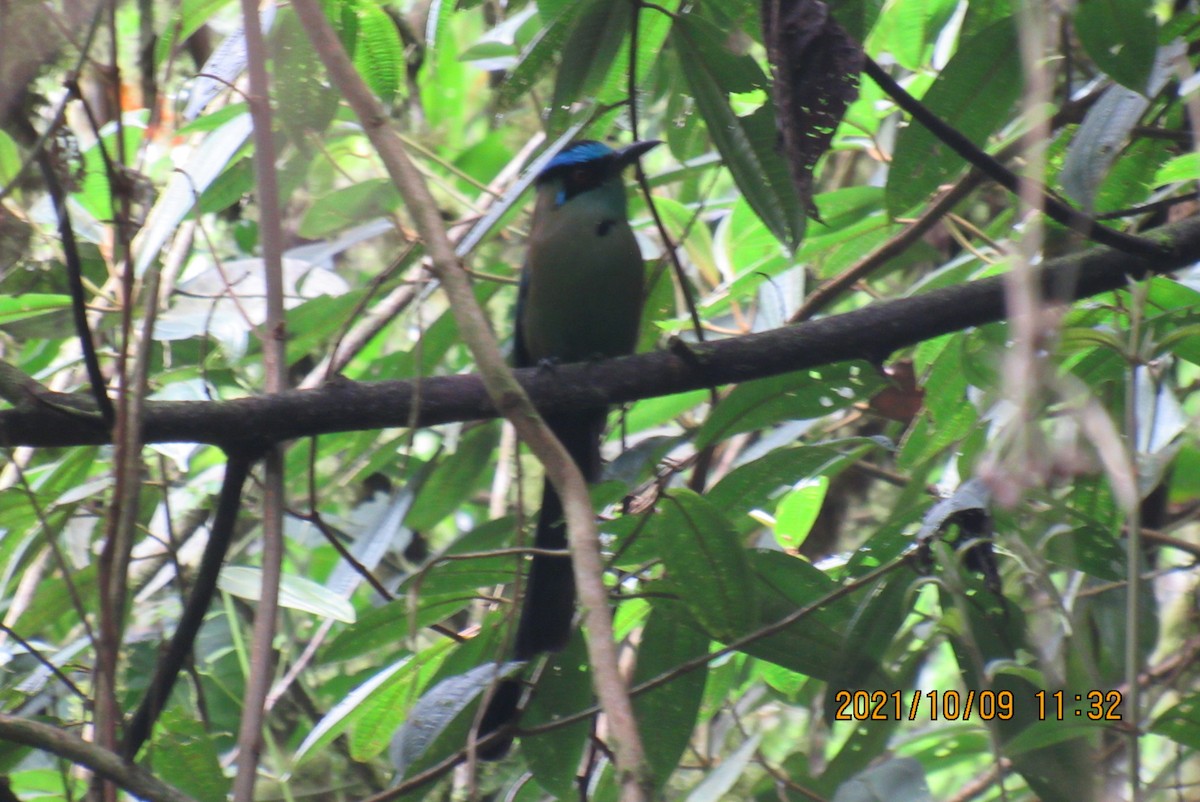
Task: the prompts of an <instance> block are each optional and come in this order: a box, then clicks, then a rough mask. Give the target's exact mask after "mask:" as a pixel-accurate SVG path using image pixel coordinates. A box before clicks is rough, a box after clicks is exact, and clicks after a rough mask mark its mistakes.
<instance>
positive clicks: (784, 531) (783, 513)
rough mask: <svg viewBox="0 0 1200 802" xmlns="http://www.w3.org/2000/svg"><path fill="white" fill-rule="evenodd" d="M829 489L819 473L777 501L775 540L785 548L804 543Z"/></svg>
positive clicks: (827, 480)
mask: <svg viewBox="0 0 1200 802" xmlns="http://www.w3.org/2000/svg"><path fill="white" fill-rule="evenodd" d="M828 489H829V479H828V478H826V477H824V476H819V477H817V478H815V479H811V480H808V481H804V482H801V483H799V484H798V485H797V486H796V487H795V488H794V489H792V490H791V491H789V492H788V494H787V495H786V496H784V497H783V498H782V499H780V501H779V506H778V507H776V508H775V527H774V531H775V540H776V541H778V542H779V545H780V546H782V547H783V548H784V549H786V550H788V551H795V550H796V549H798V548H800V546H801V544H803V543H804V539H805V538H806V537H808V533H809V532H810V531H811V530H812V526H813V524H814V523H816V521H817V516H818V515H820V514H821V504H823V503H824V501H825V492H826V491H827V490H828Z"/></svg>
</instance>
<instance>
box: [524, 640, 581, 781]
mask: <svg viewBox="0 0 1200 802" xmlns="http://www.w3.org/2000/svg"><path fill="white" fill-rule="evenodd" d="M594 702H595V698H594V695H593V693H592V671H591V666H590V665H589V664H588V654H587V644H585V643H584V640H583V634H582V632H580V631H579V630H576V631H575V632H573V633H572V634H571V640H570V642H569V643H568V644H567V648H566V649H564V650H563V651H562V652H559V653H558V654H556V655H553V656H552V657H551V658H550V660H549V662H548V663H547V664H546V667H545V668H544V669H543V670H542V672H541V674H540V675H539V676H538V683H537V688H536V689H535V690H534V693H533V698H532V699H531V700H530V703H529V707H528V709H527V710H526V711H525V714H524V715H523V716H522V717H521V725H522V726H523V727H525V728H533V727H536V726H538V725H540V724H549V723H551V722H553V721H556V720H558V719H560V718H564V717H566V716H570V715H573V714H575V713H578V712H579V711H581V710H583V709H585V708H587V707H590V706H591V705H592V704H594ZM591 729H592V720H591V719H590V718H584V719H580V720H579V721H577V722H575V723H574V724H570V725H568V726H566V727H558V728H556V729H554V730H553V731H551V732H546V733H542V734H541V735H534V736H529V737H524V738H522V739H521V754H522V755H523V756H524V757H525V760H526V762H527V763H528V764H529V770H530V771H531V772H532V773H533V778H534V779H535V780H537V783H538V785H540V786H542V788H545V789H546V790H547V791H549V792H550V793H552V794H554V795H555V796H557V797H558V798H559V799H568V798H570V797H571V795H572V791H573V790H575V789H577V788H578V786H577V785H576V776H575V775H576V773H577V771H578V768H579V760H580V758H581V757H582V755H583V750H584V747H585V746H586V745H587V741H588V733H589V732H591Z"/></svg>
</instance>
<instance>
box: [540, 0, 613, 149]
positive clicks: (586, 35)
mask: <svg viewBox="0 0 1200 802" xmlns="http://www.w3.org/2000/svg"><path fill="white" fill-rule="evenodd" d="M629 19H630V17H629V8H628V7H627V6H623V5H621V4H619V3H610V2H607V1H606V0H600V1H599V2H596V0H592V2H590V3H589V4H588V5H587V8H586V10H584V11H583V12H582V13H581V14H580V16H579V20H578V23H577V24H576V25H575V26H574V28H573V29H572V31H571V36H570V38H569V39H568V40H567V42H566V43H565V45H564V46H563V56H562V63H561V64H560V65H559V68H558V77H557V81H556V82H555V84H554V94H553V95H552V96H551V100H550V123H549V126H550V130H551V132H553V133H558V132H561V131H562V130H563V129H564V128H565V127H566V121H567V119H568V113H569V111H570V107H571V104H573V103H575V102H576V101H578V100H581V99H583V98H584V97H585V96H587V95H591V94H594V93H595V92H596V89H597V88H598V87H599V86H600V84H601V82H602V81H603V80H604V77H605V76H606V75H607V74H608V71H609V69H610V68H611V67H612V65H613V62H614V59H615V58H616V55H617V51H618V50H619V49H620V47H621V42H622V40H623V39H624V38H625V34H626V32H627V31H628V29H629Z"/></svg>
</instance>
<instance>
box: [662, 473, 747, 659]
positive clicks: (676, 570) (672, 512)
mask: <svg viewBox="0 0 1200 802" xmlns="http://www.w3.org/2000/svg"><path fill="white" fill-rule="evenodd" d="M662 507H663V514H662V516H661V517H660V518H659V519H658V520H657V521H655V528H656V530H657V532H658V534H659V537H661V538H662V544H663V545H662V554H663V561H664V562H665V563H666V566H667V575H668V577H669V579H670V586H671V589H672V590H674V591H675V592H677V593H678V594H679V596H680V597H681V598H682V599H683V601H684V603H685V604H686V605H687V607H688V610H689V611H690V612H691V613H692V615H693V616H695V617H696V620H698V621H699V622H700V623H701V624H702V625H703V626H704V627H705V628H706V629H707V630H708V631H709V632H711V633H712V634H713V636H714V637H719V638H734V637H737V636H738V635H742V634H745V633H746V632H747V631H749V629H750V626H751V625H752V624H753V622H754V621H755V620H756V619H757V617H758V603H757V599H756V597H755V594H754V583H753V581H752V577H751V574H750V565H749V562H748V561H747V557H746V549H745V548H743V547H742V544H741V543H740V542H738V539H737V534H736V532H735V531H734V529H733V527H732V525H730V523H729V522H728V521H727V520H726V519H725V517H724V516H723V515H722V514H721V511H720V510H718V509H717V508H715V507H713V506H712V505H711V504H710V503H709V502H708V501H707V500H706V499H704V498H703V497H701V496H698V495H696V494H695V493H693V492H691V491H689V490H678V491H673V492H671V493H669V494H668V495H666V496H664V497H663V503H662Z"/></svg>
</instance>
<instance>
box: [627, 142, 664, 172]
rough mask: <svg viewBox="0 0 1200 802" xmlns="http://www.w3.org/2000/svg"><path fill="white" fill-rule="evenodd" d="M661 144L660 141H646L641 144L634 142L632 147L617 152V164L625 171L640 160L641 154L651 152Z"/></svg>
mask: <svg viewBox="0 0 1200 802" xmlns="http://www.w3.org/2000/svg"><path fill="white" fill-rule="evenodd" d="M661 144H662V140H660V139H646V140H643V141H641V142H634V143H633V144H632V145H628V146H626V147H624V148H622V149H621V150H619V151H617V164H618V165H619V166H620V168H621V169H625V168H626V167H628V166H629V165H631V164H633V163H634V162H636V161H637V160H638V159H640V158H641V157H642V154H644V153H647V152H649V151H651V150H653V149H654V148H656V147H658V146H659V145H661Z"/></svg>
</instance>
